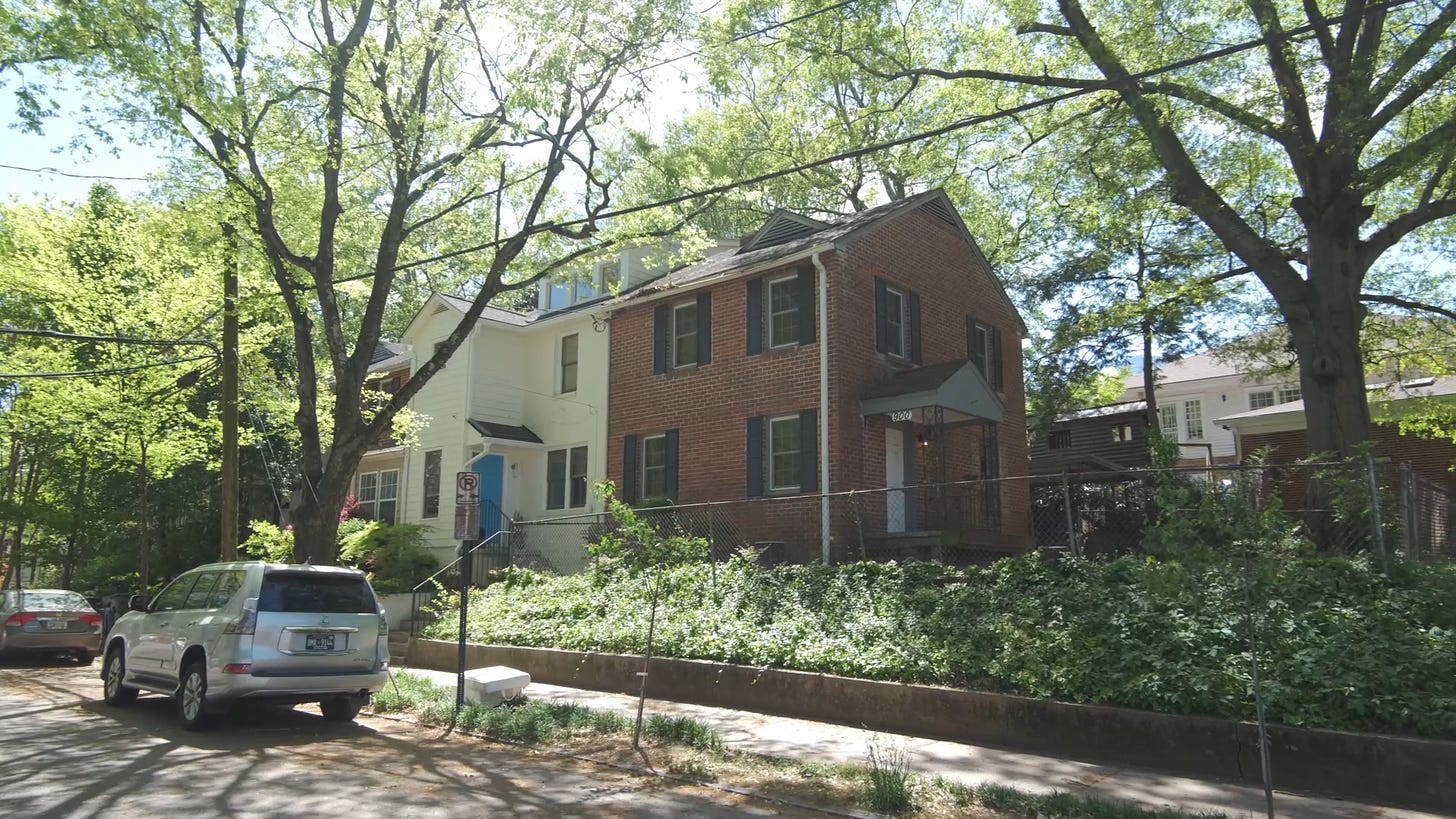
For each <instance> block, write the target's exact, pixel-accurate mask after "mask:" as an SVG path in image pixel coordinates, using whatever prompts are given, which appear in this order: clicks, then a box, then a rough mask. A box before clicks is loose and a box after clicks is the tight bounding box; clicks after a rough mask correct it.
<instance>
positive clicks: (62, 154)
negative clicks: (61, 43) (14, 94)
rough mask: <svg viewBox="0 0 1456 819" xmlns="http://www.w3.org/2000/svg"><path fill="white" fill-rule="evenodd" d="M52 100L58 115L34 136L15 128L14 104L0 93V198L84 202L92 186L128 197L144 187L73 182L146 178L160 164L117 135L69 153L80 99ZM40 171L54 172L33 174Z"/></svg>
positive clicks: (129, 182) (153, 155)
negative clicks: (110, 142)
mask: <svg viewBox="0 0 1456 819" xmlns="http://www.w3.org/2000/svg"><path fill="white" fill-rule="evenodd" d="M57 101H58V102H59V103H60V105H61V110H62V115H60V116H57V117H55V118H52V119H50V120H48V121H47V122H46V132H45V134H44V135H41V136H37V135H35V134H30V133H25V132H23V131H21V130H20V129H19V127H18V125H19V120H18V118H17V117H16V116H15V105H14V102H13V100H12V99H11V97H10V95H9V93H4V92H0V197H4V198H5V199H15V200H20V201H35V200H39V199H44V198H47V197H49V198H51V199H53V200H58V201H71V202H76V201H80V200H82V199H84V198H85V197H86V191H87V190H88V189H89V188H90V187H91V185H92V184H94V183H95V182H97V181H108V182H111V184H113V185H115V186H116V187H117V188H118V189H120V190H122V191H123V192H125V193H129V194H130V193H139V192H141V191H142V190H144V189H145V188H146V183H145V182H142V181H136V180H134V179H130V178H127V179H112V180H97V179H91V178H77V177H86V176H112V177H145V176H146V175H147V174H149V173H152V172H154V171H157V170H159V169H161V167H162V160H161V159H160V157H159V155H158V153H157V152H156V151H155V150H152V149H151V148H149V147H146V146H139V145H134V144H132V143H130V142H129V141H128V140H126V139H125V138H124V137H123V135H120V134H118V135H117V140H116V143H115V144H114V145H104V144H99V143H96V144H93V145H91V146H90V148H89V150H86V149H77V148H73V147H72V146H71V142H72V140H74V139H76V138H77V137H78V136H80V135H82V133H83V131H82V130H81V128H80V127H79V126H78V125H77V120H76V119H75V116H76V113H77V111H78V109H79V107H80V98H79V96H78V95H76V94H73V93H62V94H60V95H59V96H58V98H57ZM20 168H26V169H32V170H19V169H20ZM39 169H53V171H56V172H37V170H39ZM57 172H60V173H57ZM64 174H74V175H75V176H66V175H64Z"/></svg>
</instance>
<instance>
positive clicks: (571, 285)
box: [539, 259, 621, 313]
mask: <svg viewBox="0 0 1456 819" xmlns="http://www.w3.org/2000/svg"><path fill="white" fill-rule="evenodd" d="M620 278H621V273H620V272H619V267H618V264H617V260H616V259H609V260H606V261H600V262H597V263H596V264H594V265H592V269H591V272H590V273H587V274H578V275H574V276H566V277H563V278H561V279H556V280H552V281H550V282H549V283H543V285H542V287H541V298H540V300H539V306H540V308H541V309H542V310H544V311H546V312H548V313H549V312H551V311H552V310H564V309H566V308H568V307H571V306H573V305H577V304H581V303H583V302H588V301H591V300H592V299H595V298H597V297H598V296H604V295H606V294H608V293H610V292H612V289H613V288H614V287H616V286H617V282H618V281H619V280H620Z"/></svg>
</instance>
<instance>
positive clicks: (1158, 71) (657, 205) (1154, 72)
mask: <svg viewBox="0 0 1456 819" xmlns="http://www.w3.org/2000/svg"><path fill="white" fill-rule="evenodd" d="M1414 2H1417V0H1388V2H1385V3H1378V4H1375V5H1371V6H1369V7H1367V8H1365V9H1363V10H1362V11H1361V12H1359V13H1360V14H1362V15H1363V14H1369V13H1370V12H1372V11H1388V10H1390V9H1393V8H1396V7H1399V6H1404V5H1409V4H1411V3H1414ZM1339 20H1340V18H1327V19H1326V20H1324V21H1323V22H1320V23H1309V24H1306V25H1303V26H1296V27H1295V28H1291V29H1287V30H1285V31H1284V32H1281V34H1280V35H1278V36H1277V37H1259V38H1256V39H1251V40H1245V41H1243V42H1240V43H1234V44H1232V45H1228V46H1224V47H1223V48H1217V49H1214V50H1212V51H1207V52H1203V53H1201V54H1197V55H1194V56H1192V57H1186V58H1184V59H1181V60H1175V61H1173V62H1170V63H1165V64H1163V65H1160V66H1156V67H1154V68H1149V69H1144V70H1142V71H1138V72H1132V73H1130V74H1129V75H1128V77H1127V78H1126V79H1125V80H1108V79H1104V80H1101V81H1088V84H1087V85H1084V86H1081V87H1078V88H1074V89H1071V90H1069V91H1065V92H1062V93H1060V94H1053V95H1051V96H1048V97H1042V98H1039V99H1035V100H1031V101H1028V102H1024V103H1022V104H1020V105H1016V106H1012V107H1010V108H1003V109H999V110H996V111H993V112H991V113H987V114H977V115H973V116H969V117H963V118H961V119H958V120H955V121H953V122H950V123H947V124H946V125H942V126H939V127H936V128H930V129H926V130H924V131H917V132H915V133H913V134H907V135H905V136H900V137H895V138H893V139H887V140H881V141H879V142H875V143H871V144H869V145H864V146H861V147H859V148H853V149H850V150H847V151H841V152H839V153H836V154H832V155H830V156H827V157H822V158H820V159H814V160H810V161H807V162H802V163H799V164H797V165H792V166H789V167H786V168H780V169H778V170H774V171H768V172H765V173H762V174H758V175H756V176H752V177H748V178H746V179H739V180H735V181H733V182H726V183H723V184H721V185H713V186H711V187H707V188H703V189H700V190H696V191H690V192H688V193H683V194H679V195H677V196H671V197H667V198H664V199H658V200H656V201H653V202H646V203H643V204H640V205H630V206H627V207H622V208H617V209H615V210H608V211H603V212H601V213H598V214H594V215H592V216H582V217H578V218H576V219H569V220H565V221H559V222H554V221H553V222H543V223H541V224H539V225H536V226H534V227H533V228H532V229H531V230H529V231H527V234H528V235H537V234H541V233H548V232H552V231H557V230H564V229H568V228H577V227H582V226H586V225H593V224H595V223H596V222H598V221H602V220H605V219H612V218H617V217H621V216H630V215H632V214H637V213H644V212H648V211H653V210H659V209H661V208H667V207H671V206H673V205H680V204H683V203H685V202H692V201H695V200H699V199H706V198H708V197H710V196H718V195H721V194H725V193H730V192H732V191H735V190H738V189H740V188H746V187H751V186H753V185H759V184H762V183H764V182H771V181H773V180H775V179H780V178H783V177H785V176H792V175H794V174H797V173H803V172H804V171H808V170H813V169H815V168H821V167H823V166H825V165H832V164H834V163H836V162H843V161H845V160H849V159H858V158H859V157H862V156H867V155H869V154H873V153H878V152H880V151H885V150H889V149H890V148H898V147H901V146H904V145H910V144H913V143H917V142H923V141H925V140H928V139H934V138H935V137H938V136H944V135H946V134H949V133H954V132H956V131H961V130H965V129H966V128H971V127H974V126H977V125H984V124H986V123H988V122H994V121H997V120H1001V119H1007V118H1010V117H1015V116H1019V115H1021V114H1025V113H1027V112H1029V111H1034V110H1037V109H1041V108H1047V107H1050V106H1053V105H1056V104H1058V103H1062V102H1067V101H1069V100H1073V99H1076V98H1078V97H1083V96H1087V95H1090V94H1095V93H1100V92H1102V91H1108V90H1112V89H1114V88H1116V87H1117V85H1118V84H1119V83H1121V82H1139V81H1142V80H1145V79H1149V78H1151V77H1156V76H1160V75H1162V74H1167V73H1170V72H1173V71H1178V70H1181V69H1184V68H1191V67H1193V66H1196V65H1200V64H1202V63H1206V62H1209V61H1212V60H1216V59H1219V58H1222V57H1228V56H1231V55H1234V54H1239V53H1242V52H1244V51H1250V50H1253V49H1256V48H1261V47H1264V46H1266V45H1268V44H1269V43H1270V42H1271V41H1273V42H1279V41H1291V40H1295V39H1297V38H1300V37H1303V36H1305V35H1308V34H1310V33H1313V32H1314V31H1316V30H1318V29H1321V28H1328V27H1329V26H1332V25H1334V24H1335V23H1337V22H1339ZM519 238H520V237H519V236H515V237H510V238H507V239H501V240H495V241H491V242H481V243H479V244H474V245H470V246H467V247H464V248H460V249H457V250H452V251H449V252H446V253H440V254H436V255H434V256H430V257H427V258H424V259H417V260H414V261H410V262H406V263H403V264H400V265H397V266H396V267H395V268H394V269H395V271H401V270H409V269H412V268H415V267H421V266H423V265H427V264H434V263H436V262H442V261H447V260H449V259H453V258H457V257H459V256H464V255H468V254H471V253H478V252H480V251H483V250H491V249H494V248H496V247H499V246H501V245H503V244H505V243H506V242H510V241H517V240H519Z"/></svg>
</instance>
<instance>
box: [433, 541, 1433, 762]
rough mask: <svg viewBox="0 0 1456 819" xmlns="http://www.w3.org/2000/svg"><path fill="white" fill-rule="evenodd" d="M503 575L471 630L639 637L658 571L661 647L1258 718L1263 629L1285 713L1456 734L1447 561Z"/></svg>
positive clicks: (661, 651) (732, 567)
mask: <svg viewBox="0 0 1456 819" xmlns="http://www.w3.org/2000/svg"><path fill="white" fill-rule="evenodd" d="M507 577H508V579H507V580H505V581H504V582H499V583H496V584H493V585H491V586H490V587H488V588H487V589H485V590H483V591H477V592H474V593H473V594H472V599H471V604H470V623H469V635H468V636H469V639H470V640H471V641H472V642H479V643H494V644H503V645H519V646H537V647H552V648H562V649H573V650H578V651H603V652H617V653H641V652H642V651H644V649H645V648H646V643H647V630H648V620H649V615H650V613H651V610H652V604H651V600H652V586H653V584H654V582H655V581H657V580H660V582H661V589H662V591H661V593H660V597H659V601H658V608H657V625H656V635H655V637H654V653H655V654H657V655H659V656H670V657H682V658H692V659H705V660H717V661H721V662H728V663H740V664H746V665H753V666H770V667H775V668H786V669H797V670H802V671H820V672H826V673H831V674H840V675H845V676H851V677H862V678H868V679H876V680H893V681H898V682H907V683H928V684H934V685H945V686H951V687H957V688H968V689H975V690H982V691H997V692H1004V693H1015V694H1023V695H1029V696H1035V697H1049V698H1054V699H1059V700H1065V701H1070V702H1083V703H1093V704H1107V705H1120V706H1127V707H1132V708H1142V709H1147V710H1153V711H1161V712H1165V713H1174V714H1203V715H1209V716H1220V717H1235V718H1250V717H1252V716H1253V714H1254V707H1253V696H1252V688H1251V662H1250V651H1251V646H1256V647H1257V653H1258V658H1259V664H1260V670H1261V676H1262V679H1263V683H1264V685H1263V694H1264V699H1265V702H1266V706H1267V709H1268V715H1269V718H1270V719H1271V720H1275V721H1279V722H1284V723H1287V724H1291V725H1300V726H1307V727H1325V728H1338V729H1345V730H1354V731H1373V732H1383V733H1399V734H1412V735H1419V736H1428V737H1443V738H1456V567H1452V566H1442V565H1418V564H1410V563H1404V562H1398V563H1396V564H1394V565H1393V566H1392V567H1391V569H1390V572H1389V574H1388V575H1386V574H1382V572H1381V571H1380V566H1379V565H1378V563H1373V562H1370V561H1367V560H1363V559H1357V560H1345V559H1333V558H1287V559H1280V560H1277V561H1265V562H1262V563H1259V564H1256V565H1253V566H1250V565H1247V564H1244V563H1240V562H1205V563H1202V564H1192V563H1179V562H1159V561H1153V560H1148V559H1140V558H1121V559H1117V560H1111V561H1105V562H1103V561H1076V560H1055V561H1053V560H1046V559H1042V558H1039V557H1037V556H1035V555H1030V556H1026V557H1019V558H1012V559H1006V560H1002V561H999V562H998V563H996V564H995V565H993V566H990V567H987V568H969V569H967V568H960V567H944V566H941V565H939V564H934V563H906V564H895V563H855V564H846V565H840V566H830V567H824V566H781V567H763V566H759V565H756V564H754V563H752V562H749V561H745V560H740V561H733V562H729V563H726V564H716V565H714V564H707V563H691V564H686V565H680V566H675V567H671V568H665V569H659V570H654V571H651V572H646V573H643V572H634V571H628V570H625V569H621V568H618V569H616V570H612V571H595V572H587V573H584V574H580V575H575V576H570V577H551V576H546V575H540V574H535V573H531V572H527V571H520V570H517V571H513V572H511V573H509V574H508V576H507ZM439 602H440V605H441V606H442V607H447V608H453V606H454V605H455V602H456V601H454V600H451V599H449V597H448V596H446V597H445V598H443V599H441V600H440V601H439ZM456 626H457V621H456V619H455V618H453V617H443V618H441V619H440V620H438V621H437V622H435V623H434V624H433V625H432V626H431V627H430V629H429V631H428V632H427V636H430V637H434V638H438V639H454V638H455V636H456Z"/></svg>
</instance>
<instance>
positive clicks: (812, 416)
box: [799, 409, 819, 492]
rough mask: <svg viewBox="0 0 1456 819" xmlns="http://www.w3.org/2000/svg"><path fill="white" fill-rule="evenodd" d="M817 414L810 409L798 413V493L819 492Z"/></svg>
mask: <svg viewBox="0 0 1456 819" xmlns="http://www.w3.org/2000/svg"><path fill="white" fill-rule="evenodd" d="M818 417H819V414H818V413H817V412H815V411H814V410H811V409H806V410H803V411H801V412H800V413H799V491H801V492H818V491H819V458H818V455H817V453H818V451H819V423H818Z"/></svg>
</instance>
